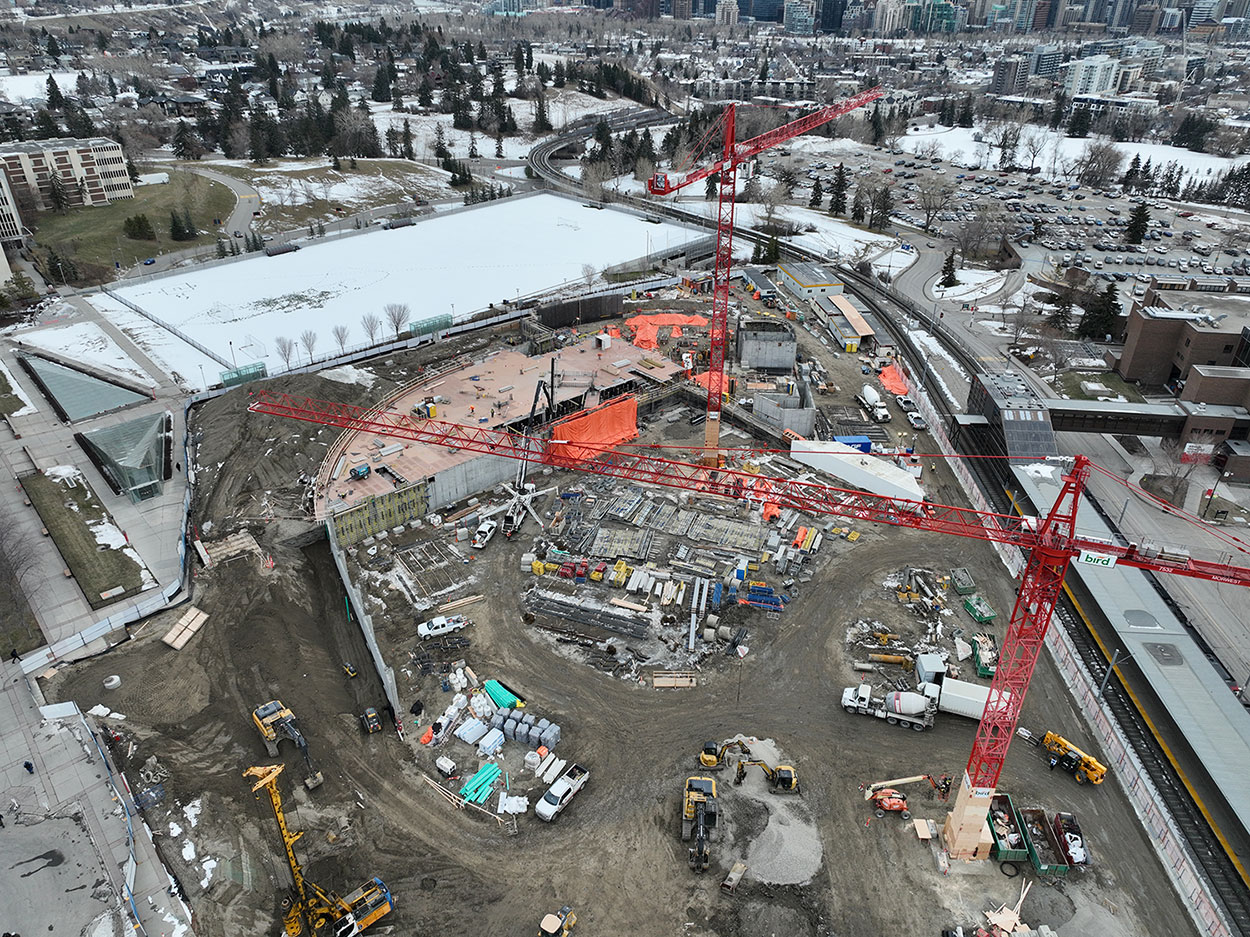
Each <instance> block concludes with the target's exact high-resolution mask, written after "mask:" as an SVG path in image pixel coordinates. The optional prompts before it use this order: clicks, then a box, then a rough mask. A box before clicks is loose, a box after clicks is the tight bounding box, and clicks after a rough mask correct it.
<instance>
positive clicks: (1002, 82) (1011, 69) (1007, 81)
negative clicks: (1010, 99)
mask: <svg viewBox="0 0 1250 937" xmlns="http://www.w3.org/2000/svg"><path fill="white" fill-rule="evenodd" d="M1028 79H1029V68H1028V65H1027V64H1026V63H1025V60H1024V59H1022V58H1021V57H1020V56H1018V55H1012V56H1004V57H1003V58H1001V59H999V60H998V61H997V62H995V63H994V77H993V79H991V81H990V94H993V95H996V96H1002V95H1004V94H1021V93H1023V91H1024V89H1025V85H1026V84H1027V83H1028Z"/></svg>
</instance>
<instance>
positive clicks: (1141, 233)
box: [1124, 202, 1150, 244]
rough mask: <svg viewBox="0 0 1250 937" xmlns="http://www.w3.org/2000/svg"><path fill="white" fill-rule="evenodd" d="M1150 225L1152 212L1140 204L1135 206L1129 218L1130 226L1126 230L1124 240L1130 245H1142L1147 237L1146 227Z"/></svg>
mask: <svg viewBox="0 0 1250 937" xmlns="http://www.w3.org/2000/svg"><path fill="white" fill-rule="evenodd" d="M1149 223H1150V211H1149V209H1147V208H1146V206H1145V205H1144V204H1141V203H1140V202H1139V203H1138V204H1136V205H1134V206H1133V211H1132V212H1131V213H1130V214H1129V216H1128V225H1127V226H1126V227H1125V229H1124V239H1125V240H1126V241H1128V243H1130V244H1140V243H1141V242H1142V240H1143V239H1144V238H1145V237H1146V227H1147V226H1148V225H1149Z"/></svg>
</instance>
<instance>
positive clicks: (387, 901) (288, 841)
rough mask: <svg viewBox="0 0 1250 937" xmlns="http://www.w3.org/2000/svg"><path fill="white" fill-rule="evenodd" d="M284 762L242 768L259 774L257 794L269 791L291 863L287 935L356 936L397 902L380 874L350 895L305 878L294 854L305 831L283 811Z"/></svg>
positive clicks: (254, 790)
mask: <svg viewBox="0 0 1250 937" xmlns="http://www.w3.org/2000/svg"><path fill="white" fill-rule="evenodd" d="M285 768H286V766H285V765H255V766H253V767H251V768H248V769H247V770H246V771H244V772H243V776H244V777H245V778H246V777H253V778H257V779H258V780H257V781H256V783H255V784H253V785H252V793H253V794H255V793H257V792H258V791H260V789H261V788H265V789H266V790H267V791H268V792H269V801H270V803H271V804H272V806H273V815H274V817H275V818H276V819H277V821H278V829H279V830H281V832H282V845H283V847H284V848H285V849H286V861H287V864H288V865H289V866H290V867H291V880H292V882H293V885H294V887H293V894H292V895H291V896H290V897H288V898H286V899H284V900H283V902H282V907H283V919H282V926H283V929H284V930H285V931H286V934H287V937H301V935H305V934H307V935H311V937H355V935H357V934H360V933H363V932H364V930H365V928H367V927H368V926H369V925H371V924H373V923H374V922H375V921H377V920H379V919H380V918H383V917H385V916H386V915H388V914H390V913H391V911H392V909H393V908H394V906H395V899H394V898H393V897H392V896H391V891H390V889H389V888H387V887H386V885H385V883H383V881H382V880H381V879H380V878H376V877H375V878H371V879H370V880H369V881H367V882H365V883H364V884H363V885H361V886H360V887H359V888H357V889H356V890H355V891H354V892H352V893H351V894H349V895H346V896H343V897H340V896H339V895H338V894H336V893H334V892H329V891H326V890H325V889H323V888H322V887H321V886H319V885H317V884H315V883H313V882H310V881H308V880H307V879H306V878H304V867H303V866H302V865H300V861H299V859H298V858H296V855H295V843H296V841H297V840H299V838H300V837H301V836H303V835H304V833H303V831H302V830H301V831H300V832H298V833H292V832H291V830H290V829H289V828H288V827H287V825H286V814H285V813H283V811H282V795H281V794H280V793H279V792H278V776H279V775H281V774H282V772H283V770H284V769H285Z"/></svg>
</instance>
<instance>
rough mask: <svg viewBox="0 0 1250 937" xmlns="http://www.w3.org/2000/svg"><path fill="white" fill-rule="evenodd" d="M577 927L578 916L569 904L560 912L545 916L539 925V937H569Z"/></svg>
mask: <svg viewBox="0 0 1250 937" xmlns="http://www.w3.org/2000/svg"><path fill="white" fill-rule="evenodd" d="M576 926H577V915H576V914H574V913H573V909H572V908H571V907H569V906H568V905H567V904H566V905H565V906H564V907H563V908H561V909H560V910H559V911H555V912H553V913H551V914H545V915H543V919H542V920H541V921H540V922H539V923H538V937H568V935H569V934H571V933H573V928H574V927H576Z"/></svg>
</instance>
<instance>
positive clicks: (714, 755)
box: [698, 739, 751, 771]
mask: <svg viewBox="0 0 1250 937" xmlns="http://www.w3.org/2000/svg"><path fill="white" fill-rule="evenodd" d="M735 749H736V750H737V751H740V752H742V754H744V755H746V756H747V757H748V758H750V757H751V749H749V748H747V743H746V742H744V741H742V739H734V740H733V741H732V742H726V743H725V744H724V745H720V746H717V744H716V743H715V742H704V743H703V751H701V752H699V759H698V760H699V765H698V766H699V767H700V768H702V769H703V770H704V771H723V770H724V769H725V768H726V767H727V766H728V762H727V761H725V756H726V755H727V754H729V752H731V751H734V750H735Z"/></svg>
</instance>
